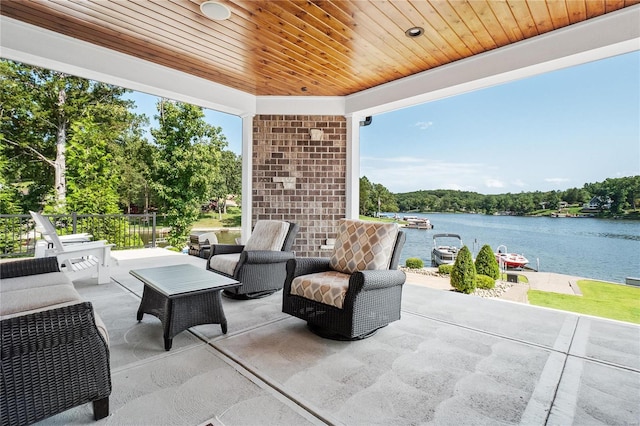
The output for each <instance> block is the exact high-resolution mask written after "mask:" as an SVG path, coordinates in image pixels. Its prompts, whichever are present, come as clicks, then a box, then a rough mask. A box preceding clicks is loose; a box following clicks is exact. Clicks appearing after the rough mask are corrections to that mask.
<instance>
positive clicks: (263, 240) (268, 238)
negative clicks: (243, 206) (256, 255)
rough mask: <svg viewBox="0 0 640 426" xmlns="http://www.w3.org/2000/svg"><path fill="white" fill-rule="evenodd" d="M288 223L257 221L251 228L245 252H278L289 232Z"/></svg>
mask: <svg viewBox="0 0 640 426" xmlns="http://www.w3.org/2000/svg"><path fill="white" fill-rule="evenodd" d="M289 226H290V225H289V223H287V222H281V221H279V220H259V221H258V222H256V226H255V227H254V228H253V232H252V233H251V237H249V241H247V243H246V244H245V245H244V249H245V250H269V251H280V250H282V246H283V245H284V240H285V238H286V237H287V232H289Z"/></svg>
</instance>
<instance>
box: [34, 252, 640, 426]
mask: <svg viewBox="0 0 640 426" xmlns="http://www.w3.org/2000/svg"><path fill="white" fill-rule="evenodd" d="M113 257H114V262H113V263H114V265H113V267H112V268H111V276H112V280H111V283H110V284H106V285H100V286H99V285H96V284H95V280H77V281H75V282H74V283H75V285H76V288H77V289H78V291H79V292H80V293H81V294H82V295H83V296H84V297H85V298H87V299H88V300H90V301H91V302H92V303H93V305H94V309H95V310H96V311H97V312H98V313H99V315H100V316H101V317H102V319H103V320H104V322H105V324H106V326H107V328H108V330H109V335H110V351H111V372H112V381H113V392H112V394H111V399H110V402H111V410H110V412H111V414H110V416H109V417H107V418H106V419H103V420H101V421H98V422H94V421H93V418H92V411H91V405H90V404H87V405H85V406H82V407H77V408H75V409H72V410H69V411H67V412H65V413H62V414H60V415H57V416H55V417H52V418H49V419H47V420H45V421H43V422H41V424H47V425H50V424H97V425H99V424H110V425H111V424H113V425H120V424H135V425H161V424H166V425H304V424H344V425H416V424H434V425H467V424H473V425H482V424H486V425H506V424H523V425H545V424H549V425H570V424H575V425H592V424H594V425H595V424H607V425H622V424H625V425H629V424H640V327H639V326H636V325H632V324H627V323H622V322H616V321H611V320H605V319H599V318H594V317H589V316H584V315H577V314H572V313H568V312H561V311H556V310H551V309H544V308H538V307H534V306H529V305H524V304H519V303H513V302H508V301H502V300H494V299H485V298H480V297H475V296H469V295H463V294H458V293H454V292H450V291H443V290H438V289H434V288H429V287H426V286H425V285H424V283H418V282H416V283H415V284H413V283H412V279H413V278H414V277H413V276H409V279H408V281H407V285H405V286H404V290H403V305H402V319H401V320H400V321H396V322H394V323H392V324H390V325H389V326H388V327H385V328H383V329H381V330H380V331H379V332H378V333H377V334H375V335H374V336H373V337H371V338H369V339H366V340H363V341H359V342H336V341H331V340H324V339H321V338H319V337H317V336H315V335H314V334H312V333H311V332H309V331H308V330H307V328H306V325H305V323H304V322H303V321H301V320H299V319H297V318H292V317H290V316H288V315H285V314H283V313H282V312H281V309H280V308H281V298H282V296H281V292H278V293H276V294H274V295H272V296H270V297H267V298H264V299H260V300H251V301H236V300H230V299H226V298H224V299H223V305H224V309H225V313H226V316H227V320H228V324H229V332H228V334H226V335H223V334H222V332H221V329H220V326H219V325H201V326H197V327H193V328H191V329H190V330H189V331H185V332H183V333H181V334H179V335H178V336H176V338H174V340H173V348H172V349H171V351H169V352H166V351H165V350H164V347H163V339H162V329H161V325H160V321H159V320H157V319H156V318H155V317H152V316H150V315H145V317H144V318H143V320H142V322H138V321H136V311H137V308H138V304H139V302H140V295H141V294H142V284H141V283H140V282H139V281H138V280H137V279H135V278H134V277H133V276H131V275H129V270H130V269H135V268H145V267H153V266H163V265H169V264H178V263H191V264H194V265H198V266H201V267H203V268H204V262H205V261H204V260H203V259H199V258H196V257H193V256H187V255H181V254H177V253H173V252H168V251H166V250H163V249H145V250H135V251H121V252H113ZM417 284H422V285H417Z"/></svg>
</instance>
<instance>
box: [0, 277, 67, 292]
mask: <svg viewBox="0 0 640 426" xmlns="http://www.w3.org/2000/svg"><path fill="white" fill-rule="evenodd" d="M69 283H70V281H69V278H68V277H67V276H66V275H65V274H64V272H49V273H47V274H36V275H25V276H23V277H14V278H7V279H3V280H0V292H2V293H4V292H5V291H14V290H25V289H28V288H34V287H44V286H49V285H59V284H67V285H68V284H69Z"/></svg>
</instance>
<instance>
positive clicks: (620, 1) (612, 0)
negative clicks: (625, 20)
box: [605, 0, 635, 13]
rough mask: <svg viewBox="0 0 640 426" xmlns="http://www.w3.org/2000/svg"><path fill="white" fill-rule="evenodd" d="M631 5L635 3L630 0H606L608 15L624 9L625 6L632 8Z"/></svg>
mask: <svg viewBox="0 0 640 426" xmlns="http://www.w3.org/2000/svg"><path fill="white" fill-rule="evenodd" d="M631 4H635V2H630V1H629V0H627V1H625V0H606V3H605V10H606V13H609V12H614V11H616V10H619V9H622V8H623V7H625V6H630V5H631Z"/></svg>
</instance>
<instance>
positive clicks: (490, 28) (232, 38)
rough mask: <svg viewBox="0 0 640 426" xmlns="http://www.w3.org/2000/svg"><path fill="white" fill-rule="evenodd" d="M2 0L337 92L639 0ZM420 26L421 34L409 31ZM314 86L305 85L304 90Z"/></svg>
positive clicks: (224, 72)
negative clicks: (218, 8)
mask: <svg viewBox="0 0 640 426" xmlns="http://www.w3.org/2000/svg"><path fill="white" fill-rule="evenodd" d="M0 1H2V7H1V8H0V14H2V15H5V16H9V17H12V18H15V19H18V20H20V21H24V22H27V23H30V24H32V25H35V26H39V27H42V28H46V29H48V30H51V31H54V32H58V33H61V34H65V35H67V36H69V37H73V38H77V39H80V40H84V41H86V42H88V43H92V44H95V45H98V46H103V47H105V48H107V49H111V50H113V51H117V52H122V53H124V54H127V55H132V56H135V57H138V58H140V59H142V60H146V61H150V62H153V63H156V64H159V65H162V66H166V67H170V68H173V69H176V70H179V71H182V72H185V73H188V74H192V75H194V76H197V77H201V78H204V79H208V80H210V81H213V82H216V83H219V84H222V85H225V86H229V87H232V88H235V89H238V90H241V91H245V92H248V93H252V94H256V95H317V96H325V95H326V96H340V95H348V94H351V93H354V92H358V91H360V90H364V89H367V88H371V87H375V86H377V85H379V84H382V83H385V82H389V81H393V80H396V79H399V78H402V77H406V76H408V75H411V74H414V73H416V72H420V71H425V70H427V69H431V68H434V67H437V66H441V65H443V64H446V63H449V62H451V61H454V60H458V59H462V58H466V57H469V56H472V55H474V54H477V53H482V52H485V51H487V50H489V49H493V48H495V47H496V46H503V45H506V44H509V43H513V42H517V41H519V40H522V39H525V38H529V37H533V36H535V35H538V34H541V33H544V32H547V31H551V30H552V29H556V28H561V27H564V26H566V25H569V24H571V23H575V22H580V21H583V20H585V19H591V18H592V17H595V16H600V15H602V14H604V13H609V12H611V11H614V10H618V9H620V8H623V7H628V6H631V5H634V4H638V3H640V0H527V1H523V0H432V1H425V0H408V1H399V0H398V1H381V0H357V1H347V0H293V1H285V0H274V1H266V0H256V1H253V0H221V1H223V2H224V4H226V5H228V6H229V8H230V9H231V11H232V17H231V19H229V20H226V21H221V22H213V21H210V20H208V19H207V18H205V17H204V16H203V15H202V14H201V12H200V10H199V7H200V3H201V2H202V1H203V0H126V1H125V0H47V1H26V0H19V1H7V0H0ZM414 25H419V26H421V27H423V28H424V29H425V33H424V35H423V36H421V37H419V38H418V39H410V38H407V37H406V36H405V35H404V31H405V30H406V29H407V28H408V27H410V26H414ZM303 86H306V87H307V91H306V92H301V87H303Z"/></svg>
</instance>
